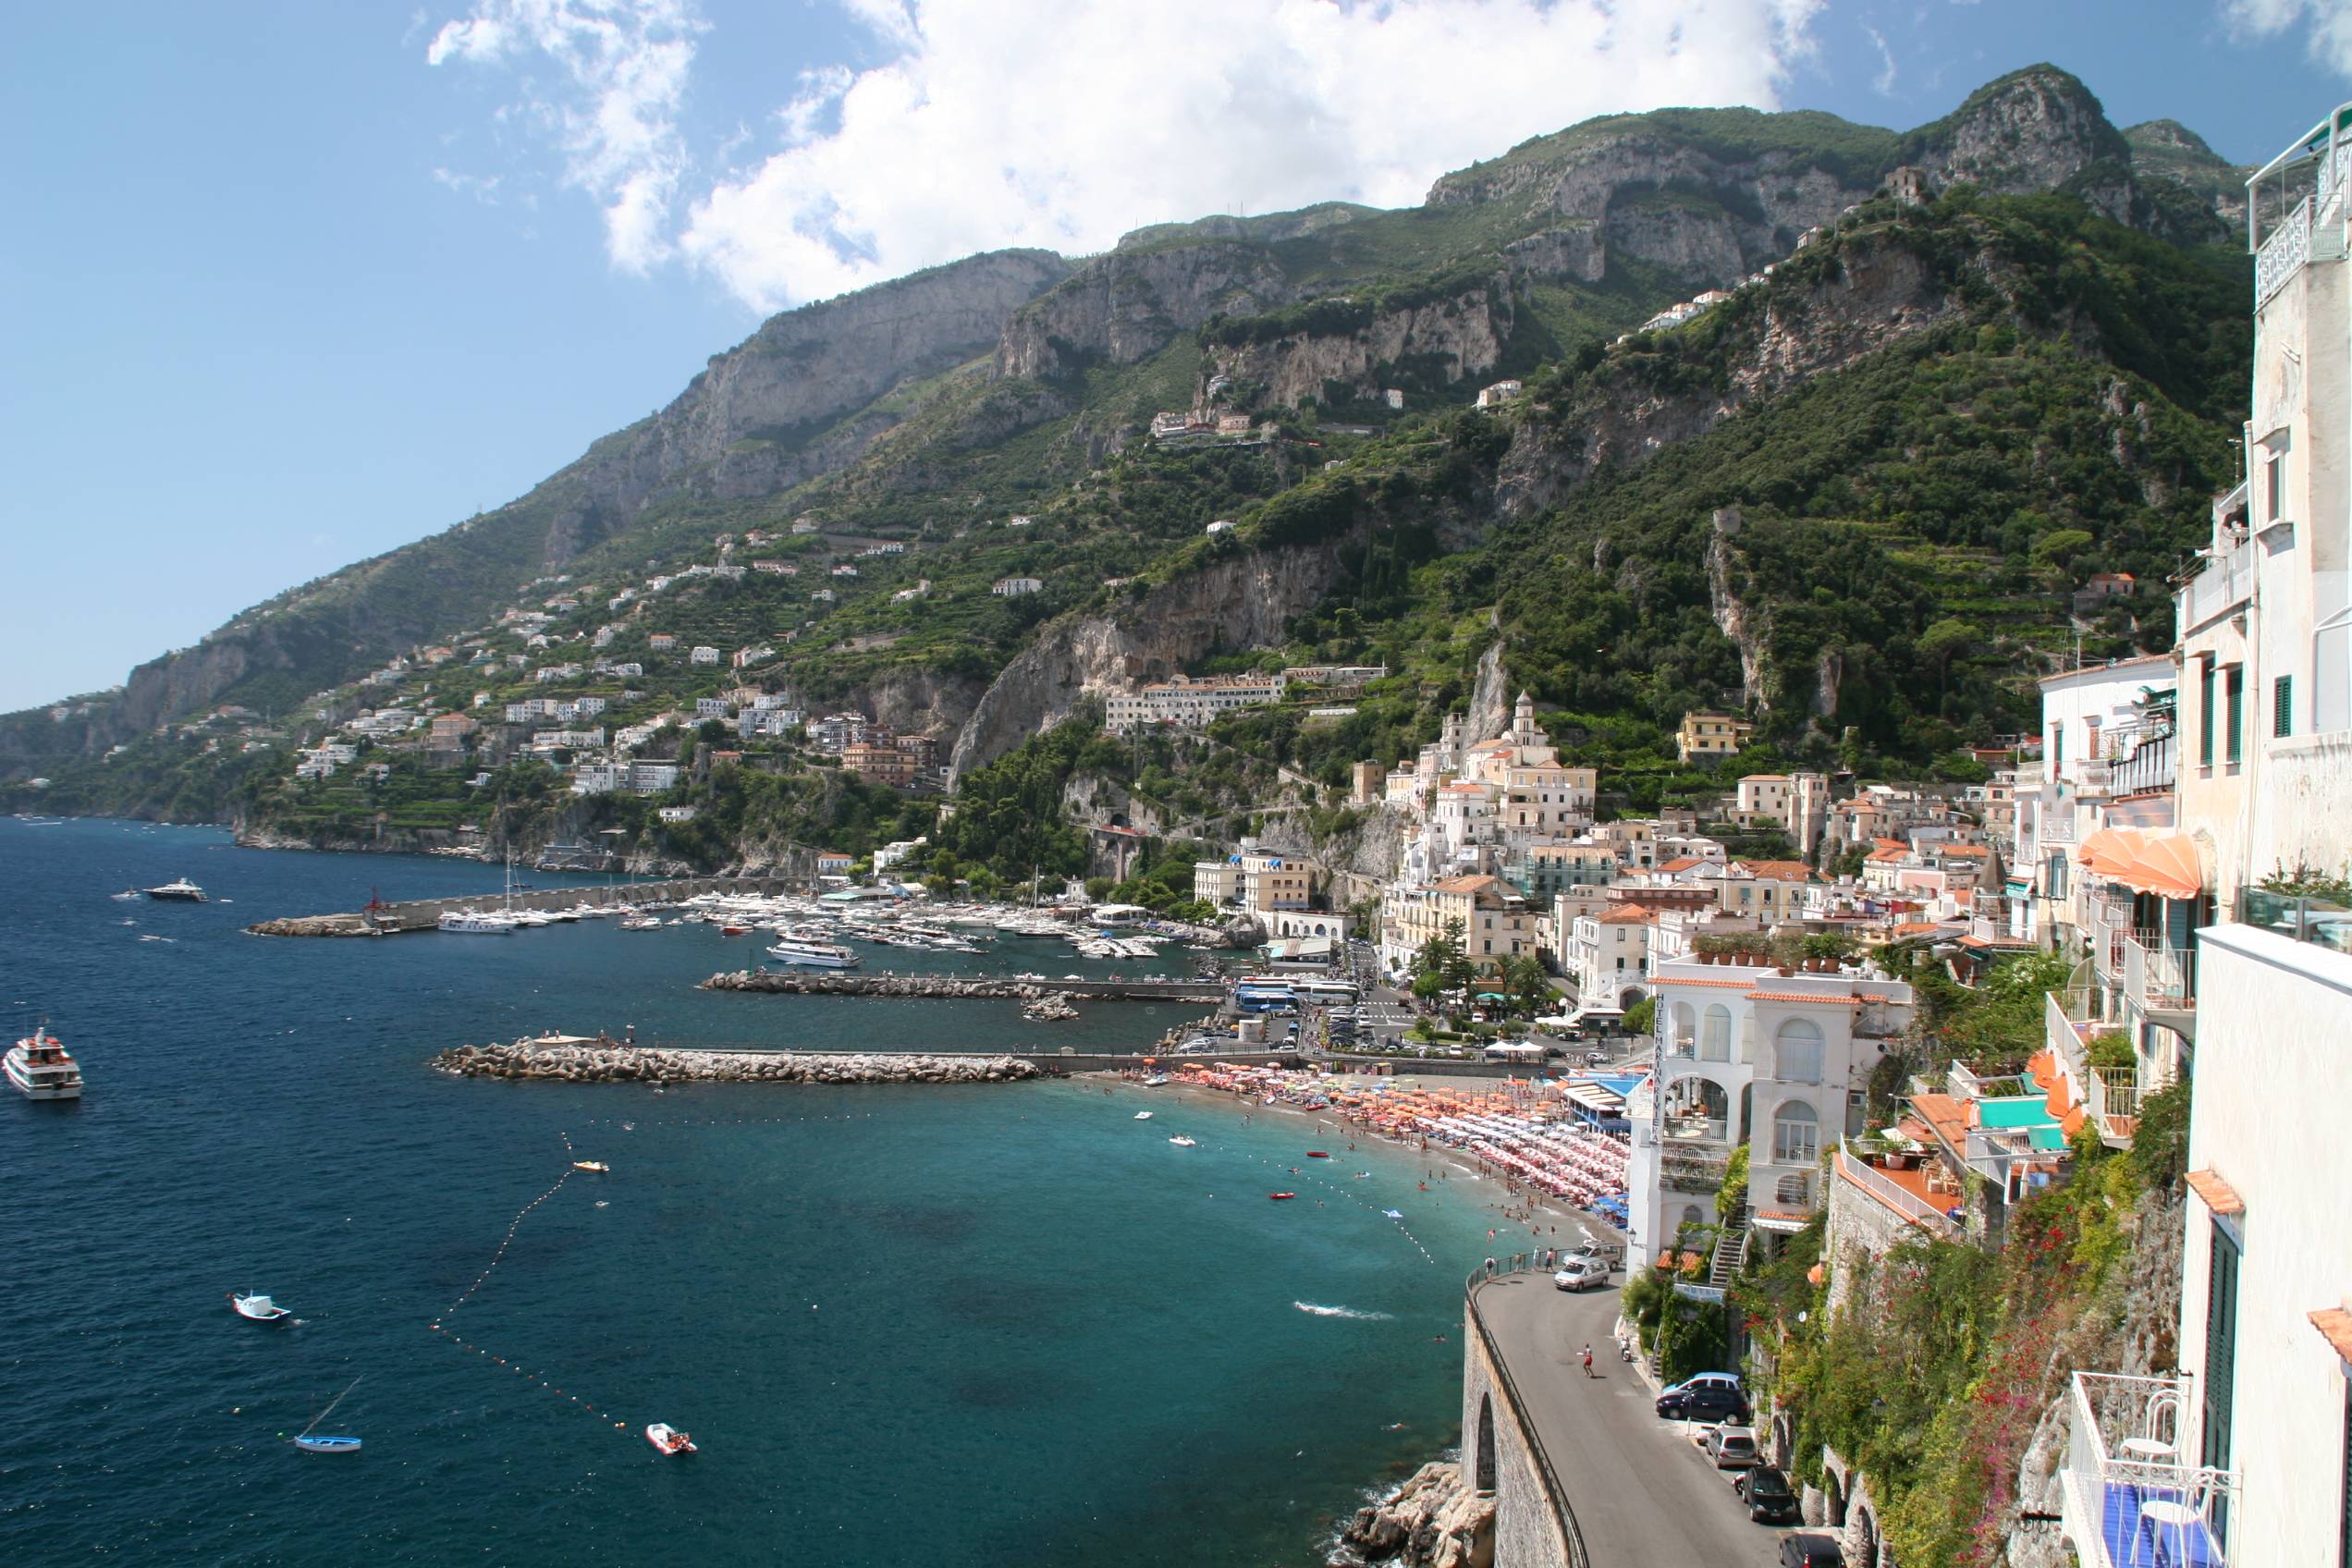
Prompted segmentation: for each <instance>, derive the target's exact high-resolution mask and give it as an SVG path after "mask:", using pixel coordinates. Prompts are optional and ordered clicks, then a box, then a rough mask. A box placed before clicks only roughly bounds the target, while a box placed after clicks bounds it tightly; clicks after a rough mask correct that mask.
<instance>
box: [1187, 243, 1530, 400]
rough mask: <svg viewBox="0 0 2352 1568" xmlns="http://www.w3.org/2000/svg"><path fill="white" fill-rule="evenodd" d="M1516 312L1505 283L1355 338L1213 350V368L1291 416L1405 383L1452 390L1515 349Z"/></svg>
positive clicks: (1382, 316)
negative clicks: (1309, 406)
mask: <svg viewBox="0 0 2352 1568" xmlns="http://www.w3.org/2000/svg"><path fill="white" fill-rule="evenodd" d="M1515 313H1516V307H1515V304H1514V301H1513V298H1512V291H1511V287H1510V281H1509V279H1508V277H1507V276H1496V277H1495V278H1493V279H1491V280H1489V281H1488V283H1487V284H1485V285H1484V286H1482V287H1479V288H1471V289H1467V290H1465V291H1464V292H1463V293H1460V294H1457V295H1453V296H1452V297H1450V298H1447V299H1443V300H1429V301H1427V302H1424V303H1421V304H1416V305H1414V306H1412V307H1410V308H1407V309H1403V310H1396V311H1388V312H1381V313H1379V314H1377V315H1374V316H1373V317H1372V318H1371V319H1370V321H1369V322H1367V323H1366V325H1363V326H1361V327H1358V328H1356V329H1355V330H1354V331H1352V332H1341V333H1322V334H1310V333H1298V334H1293V335H1292V336H1289V337H1278V338H1275V339H1274V340H1272V341H1270V342H1264V343H1249V344H1244V345H1242V346H1239V347H1234V348H1223V349H1215V350H1214V351H1213V353H1212V358H1211V360H1210V368H1211V369H1212V370H1214V371H1216V372H1219V373H1222V374H1225V375H1228V376H1231V378H1232V379H1233V380H1235V381H1248V382H1254V383H1256V384H1257V385H1258V386H1262V387H1263V388H1265V397H1266V398H1267V399H1268V401H1270V402H1275V403H1280V404H1282V405H1284V406H1285V407H1288V408H1296V407H1298V406H1299V405H1300V404H1302V403H1312V402H1319V401H1322V400H1323V399H1324V398H1326V397H1327V395H1328V394H1329V390H1330V389H1331V388H1332V387H1334V386H1337V387H1341V388H1344V389H1345V391H1346V392H1347V393H1348V395H1350V396H1353V397H1356V398H1372V397H1375V396H1377V395H1378V393H1379V392H1380V391H1381V390H1382V389H1383V388H1385V387H1389V386H1396V385H1398V384H1399V383H1400V382H1403V383H1407V384H1409V385H1410V386H1412V387H1414V388H1415V390H1419V389H1424V388H1432V387H1435V386H1452V384H1453V383H1455V382H1458V381H1461V380H1462V379H1463V378H1464V377H1465V376H1472V375H1478V374H1483V373H1485V372H1486V371H1488V370H1491V369H1492V368H1493V367H1494V365H1495V363H1496V362H1497V361H1500V360H1501V358H1502V350H1503V345H1504V344H1506V343H1507V342H1509V341H1510V338H1511V330H1512V325H1513V321H1514V320H1515Z"/></svg>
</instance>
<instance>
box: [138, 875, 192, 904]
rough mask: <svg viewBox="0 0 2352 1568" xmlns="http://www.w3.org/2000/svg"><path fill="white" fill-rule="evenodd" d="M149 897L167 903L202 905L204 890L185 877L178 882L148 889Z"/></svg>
mask: <svg viewBox="0 0 2352 1568" xmlns="http://www.w3.org/2000/svg"><path fill="white" fill-rule="evenodd" d="M147 896H148V897H149V898H151V899H155V900H161V901H164V902H166V903H183V904H201V903H202V902H203V901H204V889H203V888H199V887H198V886H196V884H195V883H193V882H190V880H189V879H188V878H187V877H185V876H183V877H181V878H180V879H179V880H178V881H177V882H166V883H165V884H164V885H163V886H162V887H160V888H148V889H147Z"/></svg>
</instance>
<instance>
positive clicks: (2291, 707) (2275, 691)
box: [2271, 675, 2295, 740]
mask: <svg viewBox="0 0 2352 1568" xmlns="http://www.w3.org/2000/svg"><path fill="white" fill-rule="evenodd" d="M2294 733H2295V677H2293V676H2292V675H2282V676H2279V677H2278V678H2277V679H2275V680H2272V682H2271V735H2272V739H2274V740H2283V739H2285V737H2287V736H2289V735H2292V734H2294Z"/></svg>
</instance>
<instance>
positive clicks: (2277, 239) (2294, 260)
mask: <svg viewBox="0 0 2352 1568" xmlns="http://www.w3.org/2000/svg"><path fill="white" fill-rule="evenodd" d="M2310 259H2311V199H2310V198H2309V197H2308V196H2306V197H2305V198H2304V199H2303V200H2302V201H2300V202H2297V203H2296V204H2295V210H2294V211H2292V212H2290V213H2288V214H2286V216H2285V218H2284V219H2283V220H2282V221H2281V222H2280V224H2279V226H2278V227H2276V228H2274V229H2272V231H2271V236H2270V238H2269V239H2265V240H2263V241H2262V248H2261V249H2260V251H2256V252H2255V253H2254V308H2255V309H2257V310H2260V309H2261V308H2262V306H2263V305H2265V304H2267V303H2269V302H2270V298H2271V296H2272V295H2273V294H2275V293H2277V292H2278V291H2279V290H2280V289H2282V288H2285V287H2286V280H2287V279H2288V278H2290V277H2293V276H2295V275H2296V274H2297V272H2298V271H2300V270H2302V266H2303V263H2306V262H2308V261H2309V260H2310Z"/></svg>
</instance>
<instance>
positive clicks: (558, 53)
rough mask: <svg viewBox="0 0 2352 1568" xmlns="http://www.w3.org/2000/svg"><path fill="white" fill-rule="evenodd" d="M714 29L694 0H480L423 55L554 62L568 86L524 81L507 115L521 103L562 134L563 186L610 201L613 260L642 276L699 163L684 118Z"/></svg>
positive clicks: (663, 246) (664, 250) (551, 131)
mask: <svg viewBox="0 0 2352 1568" xmlns="http://www.w3.org/2000/svg"><path fill="white" fill-rule="evenodd" d="M703 30H704V23H703V20H702V18H701V17H700V16H699V15H698V14H697V13H696V11H695V9H694V6H693V5H692V0H473V8H472V10H471V11H469V12H468V13H467V14H466V15H465V16H463V17H460V18H456V19H455V20H452V21H448V22H445V23H443V24H442V27H441V30H440V31H438V32H436V33H435V34H434V36H433V42H432V43H431V44H429V45H427V47H426V49H425V55H424V57H425V60H426V63H427V64H430V65H435V66H440V65H447V64H449V63H451V62H459V63H462V64H467V65H474V66H508V65H514V64H517V63H519V62H521V61H524V60H526V59H531V58H536V57H544V58H545V59H546V60H548V61H550V62H552V63H553V64H554V66H555V67H556V68H557V71H558V73H559V74H560V81H559V83H558V84H557V85H556V86H553V87H549V86H546V85H545V84H543V83H541V82H540V81H539V80H537V79H535V78H533V77H531V76H528V75H526V76H524V77H523V78H522V79H521V82H520V87H521V92H522V94H523V97H522V100H521V104H519V105H512V104H510V105H503V106H502V114H504V113H508V112H511V111H512V110H513V109H515V108H517V107H520V108H521V110H522V111H523V112H524V113H526V114H527V115H528V116H529V118H530V119H531V121H532V122H533V124H535V125H536V126H537V127H539V128H540V129H542V130H543V131H544V132H545V134H546V135H548V136H549V137H550V138H551V139H552V140H553V141H555V143H556V145H557V147H558V148H559V149H560V150H561V152H562V153H563V158H564V170H563V178H564V183H566V184H567V185H570V186H574V187H576V188H578V189H580V190H584V191H586V192H587V193H588V194H589V195H590V196H591V197H593V198H594V199H595V200H596V201H597V202H599V203H601V204H602V205H603V207H604V211H605V248H606V252H607V253H608V254H609V255H610V256H611V257H612V260H613V263H614V264H615V265H617V266H620V267H623V268H626V269H627V270H629V271H631V272H643V271H645V270H647V269H648V268H650V267H651V266H653V265H654V263H656V262H659V261H662V260H664V259H666V258H667V257H668V254H669V252H670V234H669V229H670V206H671V203H672V202H673V200H674V199H675V197H676V194H677V190H678V187H679V184H680V181H681V180H683V179H684V178H685V177H686V174H687V171H688V168H689V166H690V161H689V159H688V157H687V153H686V144H685V139H684V137H683V136H682V135H681V133H680V130H679V128H678V115H679V111H680V107H681V106H682V104H683V103H684V101H685V97H686V87H687V79H688V76H689V73H690V70H691V67H692V64H693V59H694V40H695V37H696V36H697V35H698V34H699V33H701V32H702V31H703ZM435 178H441V177H440V176H439V175H438V173H437V172H436V176H435ZM443 182H444V183H445V184H447V183H450V181H448V180H447V179H444V181H443ZM453 188H456V187H453Z"/></svg>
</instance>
